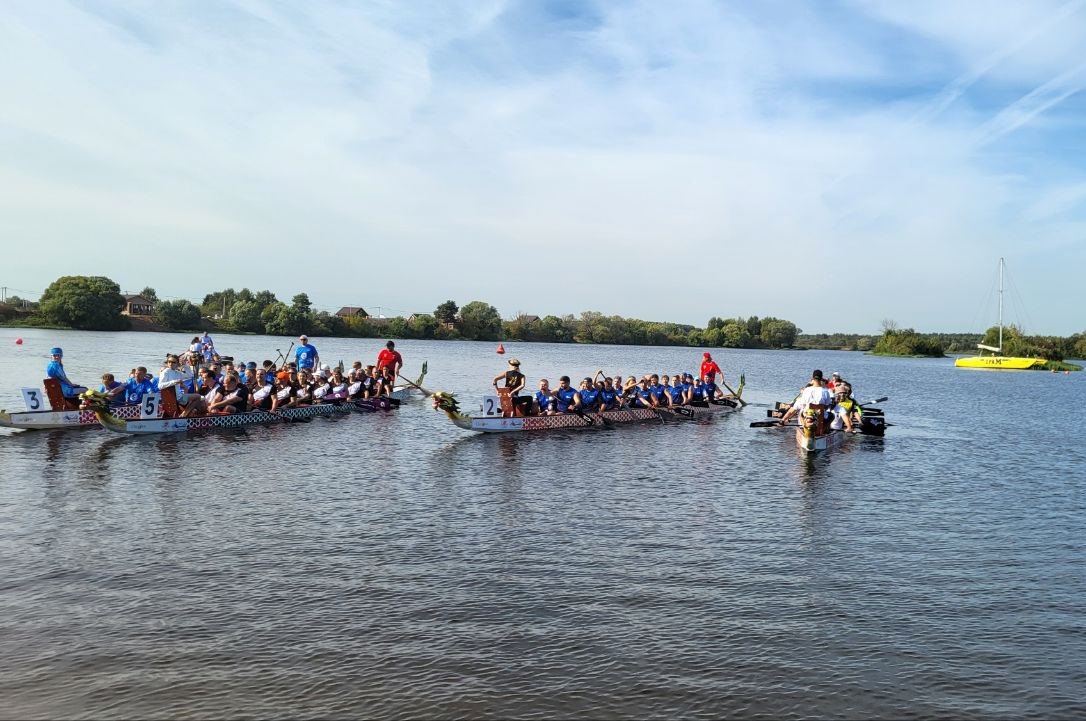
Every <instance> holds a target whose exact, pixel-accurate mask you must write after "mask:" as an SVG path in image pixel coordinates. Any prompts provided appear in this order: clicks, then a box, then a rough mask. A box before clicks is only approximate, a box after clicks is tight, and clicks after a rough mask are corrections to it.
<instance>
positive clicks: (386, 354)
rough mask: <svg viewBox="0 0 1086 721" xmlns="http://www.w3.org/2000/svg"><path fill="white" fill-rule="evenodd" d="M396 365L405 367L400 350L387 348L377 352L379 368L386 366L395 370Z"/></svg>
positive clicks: (379, 369)
mask: <svg viewBox="0 0 1086 721" xmlns="http://www.w3.org/2000/svg"><path fill="white" fill-rule="evenodd" d="M396 366H400V367H401V368H402V367H403V356H401V355H400V352H399V351H396V350H389V349H388V348H385V349H384V350H382V351H381V352H380V353H378V354H377V370H378V371H381V370H383V369H385V368H389V369H392V370H395V368H396Z"/></svg>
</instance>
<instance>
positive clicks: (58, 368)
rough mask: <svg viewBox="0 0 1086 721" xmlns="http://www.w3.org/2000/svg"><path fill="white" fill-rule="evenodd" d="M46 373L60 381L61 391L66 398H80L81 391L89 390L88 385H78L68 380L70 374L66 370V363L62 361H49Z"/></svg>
mask: <svg viewBox="0 0 1086 721" xmlns="http://www.w3.org/2000/svg"><path fill="white" fill-rule="evenodd" d="M45 375H46V376H47V377H49V378H56V379H57V380H58V381H60V392H61V393H63V394H64V397H65V398H78V397H79V394H80V393H84V392H85V391H86V390H87V389H86V387H84V386H77V385H76V384H75V383H72V382H71V381H70V380H68V374H67V373H65V372H64V364H63V363H61V362H60V361H49V365H47V366H46V367H45Z"/></svg>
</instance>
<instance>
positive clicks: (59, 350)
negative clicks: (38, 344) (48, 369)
mask: <svg viewBox="0 0 1086 721" xmlns="http://www.w3.org/2000/svg"><path fill="white" fill-rule="evenodd" d="M49 355H64V350H63V349H62V348H50V349H49Z"/></svg>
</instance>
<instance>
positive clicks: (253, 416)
mask: <svg viewBox="0 0 1086 721" xmlns="http://www.w3.org/2000/svg"><path fill="white" fill-rule="evenodd" d="M348 412H350V407H349V406H348V405H347V404H343V405H337V404H331V403H329V404H327V405H316V406H306V407H304V408H284V409H283V410H282V411H278V412H277V413H268V412H266V411H255V412H253V413H234V414H232V415H225V416H201V417H199V418H154V419H150V420H134V421H107V420H104V419H103V421H102V427H103V428H105V429H106V430H108V431H112V432H114V433H123V434H126V435H146V434H152V433H186V432H188V431H203V430H209V429H215V428H244V427H246V426H267V425H272V424H275V423H283V422H290V421H301V420H308V419H310V418H320V417H328V416H333V415H339V414H345V413H348Z"/></svg>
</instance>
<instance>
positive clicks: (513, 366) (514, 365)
mask: <svg viewBox="0 0 1086 721" xmlns="http://www.w3.org/2000/svg"><path fill="white" fill-rule="evenodd" d="M498 381H503V382H504V383H505V385H503V386H501V388H502V389H505V390H508V391H509V398H510V400H511V401H512V403H513V406H514V407H516V408H520V412H521V415H525V416H526V415H528V412H529V409H530V408H531V399H530V398H523V399H522V398H520V392H521V391H522V390H524V386H525V384H526V379H525V377H524V374H523V373H521V372H520V361H519V360H517V359H516V358H510V359H509V368H507V369H506V370H505V372H504V373H499V374H498V375H496V376H494V382H493V383H492V384H491V385H493V386H494V388H495V389H497V388H499V386H498ZM525 400H526V401H528V403H524V401H525ZM526 406H527V407H526ZM502 415H503V416H505V411H502Z"/></svg>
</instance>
